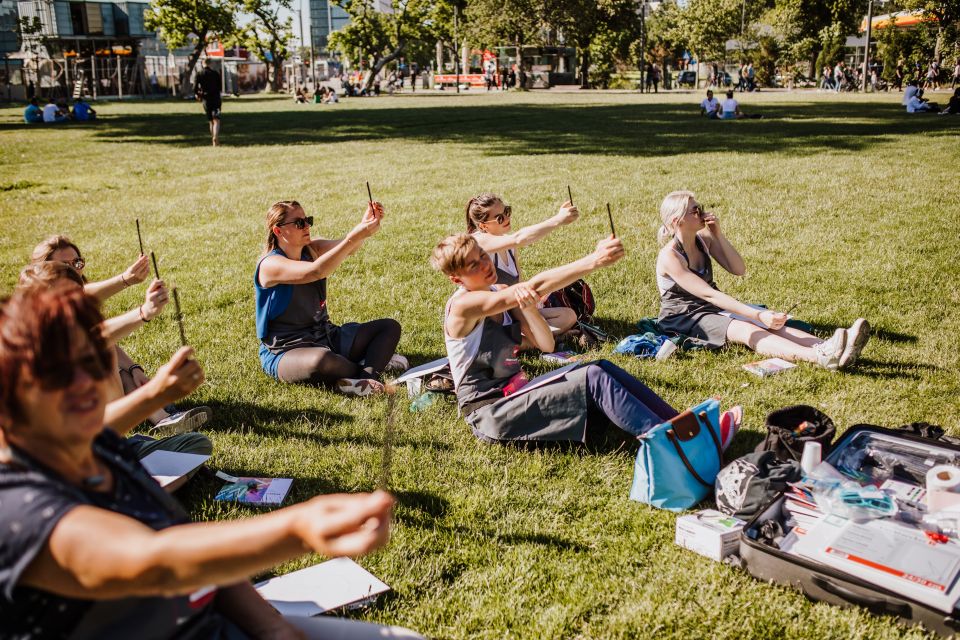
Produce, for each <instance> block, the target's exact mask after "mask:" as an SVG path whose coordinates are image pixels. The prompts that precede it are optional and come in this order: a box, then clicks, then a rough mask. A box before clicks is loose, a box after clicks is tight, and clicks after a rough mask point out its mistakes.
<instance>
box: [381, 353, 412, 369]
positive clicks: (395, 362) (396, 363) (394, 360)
mask: <svg viewBox="0 0 960 640" xmlns="http://www.w3.org/2000/svg"><path fill="white" fill-rule="evenodd" d="M409 368H410V361H409V360H407V359H406V357H404V356H402V355H400V354H399V353H395V354H393V356H392V357H391V358H390V362H388V363H387V366H386V367H385V368H384V371H396V372H397V373H403V372H404V371H406V370H407V369H409Z"/></svg>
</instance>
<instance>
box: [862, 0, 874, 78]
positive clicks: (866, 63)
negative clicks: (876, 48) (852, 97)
mask: <svg viewBox="0 0 960 640" xmlns="http://www.w3.org/2000/svg"><path fill="white" fill-rule="evenodd" d="M871 27H873V0H867V43H866V46H865V47H864V49H863V92H864V93H866V92H867V83H869V82H870V32H871Z"/></svg>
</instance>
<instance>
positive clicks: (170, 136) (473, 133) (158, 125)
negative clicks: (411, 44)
mask: <svg viewBox="0 0 960 640" xmlns="http://www.w3.org/2000/svg"><path fill="white" fill-rule="evenodd" d="M695 103H696V100H694V99H691V104H690V105H689V106H687V105H678V104H649V103H638V104H542V105H538V104H520V105H518V104H506V105H502V106H498V105H496V104H484V105H483V106H482V108H481V107H478V106H477V105H475V104H469V105H462V106H456V105H451V106H437V105H430V106H422V107H421V106H407V105H404V106H398V105H394V106H393V107H390V108H387V107H384V108H380V107H373V108H364V109H309V110H306V109H305V110H302V111H290V110H288V109H284V110H278V111H263V112H253V111H250V112H247V111H239V112H234V113H230V108H229V104H228V105H227V109H226V112H225V115H224V125H223V141H224V144H226V145H228V146H261V145H303V144H329V143H336V142H349V141H381V140H383V139H384V138H390V139H407V140H410V141H413V142H418V143H427V144H429V143H463V144H473V145H479V146H482V147H483V149H484V151H485V153H487V154H489V155H495V156H496V155H513V154H523V155H538V154H558V153H571V154H602V155H611V156H631V157H658V156H662V155H674V154H686V153H700V152H729V151H739V152H744V153H764V152H775V153H778V154H782V153H787V154H795V155H807V154H813V153H821V152H823V151H826V150H830V151H859V150H864V149H866V148H868V147H870V146H871V145H873V144H876V143H881V142H886V141H889V140H890V139H892V136H896V135H903V134H928V135H952V134H953V133H955V131H956V128H957V127H956V125H955V124H954V122H953V120H950V119H943V118H939V119H934V118H930V119H924V118H910V117H909V116H907V115H906V114H905V113H902V112H901V107H900V106H899V105H895V104H890V103H862V102H858V103H843V102H838V103H823V102H817V103H793V104H789V105H777V104H768V105H762V107H758V108H757V111H760V112H762V113H763V114H764V116H765V118H764V119H762V120H746V121H728V122H720V121H712V120H707V119H705V118H701V117H699V116H698V115H696V107H695ZM22 126H26V125H19V124H12V123H9V124H4V125H0V130H4V129H14V128H20V127H22ZM94 135H95V136H96V137H98V138H99V139H101V140H106V141H113V142H118V143H124V142H136V143H143V142H149V143H154V144H167V145H173V146H195V145H200V144H202V145H205V144H206V142H207V137H208V135H209V134H208V133H207V126H206V121H205V119H204V118H203V115H202V114H201V113H199V110H198V112H197V113H170V114H166V113H161V114H156V113H153V114H145V115H135V114H125V115H118V116H116V117H111V118H107V119H104V121H103V122H102V123H101V125H100V126H98V128H97V130H96V132H95V133H94Z"/></svg>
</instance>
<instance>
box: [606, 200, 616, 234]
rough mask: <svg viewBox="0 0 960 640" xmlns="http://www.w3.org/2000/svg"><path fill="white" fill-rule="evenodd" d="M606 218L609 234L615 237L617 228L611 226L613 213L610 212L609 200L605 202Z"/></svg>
mask: <svg viewBox="0 0 960 640" xmlns="http://www.w3.org/2000/svg"><path fill="white" fill-rule="evenodd" d="M607 218H609V220H610V234H611V235H612V236H613V237H614V238H616V237H617V230H616V229H614V228H613V214H612V213H610V203H609V202H608V203H607Z"/></svg>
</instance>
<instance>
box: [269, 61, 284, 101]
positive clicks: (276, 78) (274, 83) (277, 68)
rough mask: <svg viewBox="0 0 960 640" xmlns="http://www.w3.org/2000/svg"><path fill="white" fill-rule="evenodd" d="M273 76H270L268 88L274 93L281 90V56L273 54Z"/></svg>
mask: <svg viewBox="0 0 960 640" xmlns="http://www.w3.org/2000/svg"><path fill="white" fill-rule="evenodd" d="M272 57H273V77H272V78H270V90H271V91H273V92H274V93H277V92H279V91H282V90H283V58H281V57H280V56H278V55H277V54H273V56H272Z"/></svg>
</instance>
